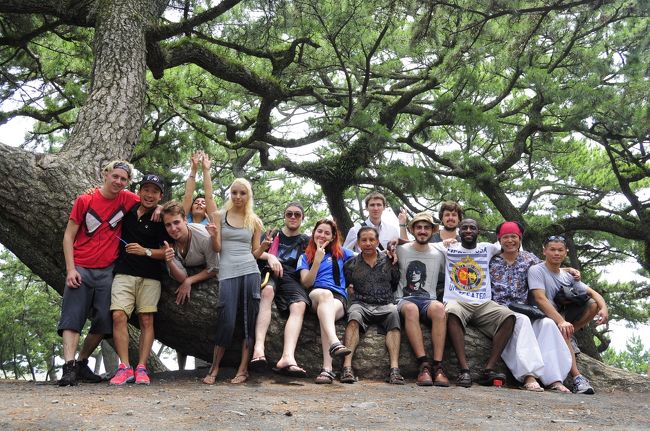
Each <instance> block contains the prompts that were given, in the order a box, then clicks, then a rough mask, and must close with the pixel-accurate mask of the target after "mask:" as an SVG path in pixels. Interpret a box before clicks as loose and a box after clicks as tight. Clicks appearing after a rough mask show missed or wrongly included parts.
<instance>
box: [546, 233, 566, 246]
mask: <svg viewBox="0 0 650 431" xmlns="http://www.w3.org/2000/svg"><path fill="white" fill-rule="evenodd" d="M551 241H558V242H561V243H563V244H565V245H566V239H565V238H564V237H563V236H562V235H551V236H549V237H548V238H546V240H545V241H544V245H546V244H548V243H549V242H551Z"/></svg>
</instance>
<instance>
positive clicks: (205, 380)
mask: <svg viewBox="0 0 650 431" xmlns="http://www.w3.org/2000/svg"><path fill="white" fill-rule="evenodd" d="M216 381H217V376H213V375H212V374H208V375H206V376H205V377H204V378H203V384H205V385H214V383H215V382H216Z"/></svg>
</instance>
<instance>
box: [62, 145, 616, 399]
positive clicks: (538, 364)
mask: <svg viewBox="0 0 650 431" xmlns="http://www.w3.org/2000/svg"><path fill="white" fill-rule="evenodd" d="M191 162H192V167H191V173H190V177H189V178H188V181H187V183H186V193H185V197H184V199H183V203H182V204H180V203H178V202H176V201H170V202H167V203H165V204H164V205H162V206H161V205H160V201H161V199H162V196H163V192H164V183H163V181H162V180H161V178H160V177H158V176H156V175H145V176H144V177H143V178H142V180H141V181H140V183H139V184H140V187H139V191H138V193H137V194H134V193H131V192H129V191H128V190H126V186H127V185H128V183H129V181H130V180H131V175H132V170H133V168H132V166H131V165H130V164H129V163H128V162H124V161H114V162H111V163H109V164H108V165H107V166H106V167H105V168H104V171H103V172H104V183H103V185H102V187H101V188H98V189H96V190H92V191H90V192H88V193H85V194H83V195H80V196H79V197H78V198H77V199H76V200H75V203H74V205H73V209H72V212H71V215H70V219H69V221H68V225H67V227H66V231H65V234H64V240H63V248H64V255H65V260H66V270H67V276H66V286H65V291H64V296H63V305H62V313H61V319H60V322H59V326H58V329H59V333H60V334H61V335H62V337H63V348H64V349H63V350H64V359H65V364H64V366H63V375H62V378H61V379H60V380H59V384H60V385H62V386H66V385H75V384H77V381H79V380H81V381H91V382H96V381H101V378H100V377H99V376H97V375H95V374H94V373H93V372H92V371H91V370H90V369H89V367H88V357H89V356H90V355H91V354H92V352H93V351H94V349H95V348H96V346H97V345H98V343H99V342H100V341H101V339H102V338H103V337H104V336H105V335H107V334H111V333H112V334H113V337H114V340H115V347H116V351H117V354H118V356H119V357H120V364H119V367H118V370H117V371H116V373H115V375H114V376H113V378H112V379H111V380H110V384H112V385H123V384H126V383H130V382H135V383H136V384H149V377H148V372H147V368H146V361H147V358H148V356H149V354H150V351H151V346H152V343H153V339H154V333H153V315H154V313H155V312H156V310H157V302H158V299H159V297H160V289H161V285H160V280H161V278H162V267H163V265H162V264H161V263H162V262H164V266H166V269H167V271H168V273H169V275H170V276H171V277H172V278H174V279H175V280H176V281H177V282H178V283H179V286H178V289H177V290H176V292H175V293H176V303H177V304H179V305H180V304H184V303H185V302H186V301H188V300H189V299H190V297H191V291H192V285H193V284H195V283H197V282H200V281H203V280H206V279H209V278H212V277H218V279H219V286H220V288H219V300H218V304H217V318H216V330H215V341H214V343H215V347H214V355H213V360H212V364H211V367H210V369H209V372H208V374H207V375H206V376H205V378H204V379H203V383H205V384H214V383H215V381H216V378H217V375H218V373H219V366H220V362H221V360H222V358H223V355H224V353H225V350H226V348H227V347H228V346H230V345H231V343H232V342H233V341H234V337H235V329H236V328H240V329H241V331H240V332H241V333H242V334H243V337H242V344H241V346H242V347H241V360H240V364H239V367H238V369H237V372H236V374H235V377H234V378H233V379H232V380H231V382H232V383H235V384H241V383H244V382H246V381H247V379H248V377H249V370H253V371H256V370H261V369H264V368H266V367H272V368H273V370H274V371H275V372H277V373H279V374H283V375H287V376H291V377H306V376H307V372H306V370H305V369H304V368H303V367H302V366H300V365H299V364H298V362H297V361H296V358H295V350H296V347H297V344H298V339H299V336H300V332H301V328H302V323H303V319H304V316H305V313H306V312H307V311H308V310H311V311H312V312H313V313H315V314H316V316H317V318H318V322H319V325H320V335H321V342H322V357H323V358H322V366H321V371H320V372H319V373H318V375H317V376H316V377H315V383H317V384H328V383H332V382H333V381H334V380H335V379H336V374H335V372H334V369H333V358H335V357H339V358H341V359H342V362H343V365H342V369H341V371H340V376H339V378H340V381H341V382H343V383H354V382H356V381H357V377H356V376H355V372H354V369H353V366H352V364H353V357H354V352H355V350H356V349H357V347H358V345H359V339H360V334H361V333H362V332H365V331H366V330H367V328H368V327H369V325H371V324H377V325H378V330H379V331H380V333H383V334H385V336H386V349H387V351H388V356H389V363H390V369H389V370H388V374H387V381H388V382H389V383H392V384H404V382H405V380H404V377H403V376H402V374H401V372H400V367H399V350H400V338H401V330H402V327H403V328H404V331H405V333H406V336H407V338H408V341H409V344H410V346H411V348H412V350H413V353H414V355H415V357H416V359H417V362H418V364H419V372H418V376H417V379H416V384H417V385H419V386H443V387H446V386H450V380H449V377H448V374H447V371H446V370H445V368H444V367H443V356H444V348H445V341H446V339H447V337H448V338H449V340H450V343H451V345H452V346H453V349H454V351H455V354H456V357H457V359H458V364H459V370H458V373H457V378H456V385H458V386H463V387H470V386H471V385H472V373H471V372H470V369H469V365H468V360H467V357H466V351H465V329H466V327H467V325H473V326H475V327H476V328H477V329H478V330H479V331H480V332H481V333H482V334H485V335H486V336H487V337H489V338H491V340H492V347H491V351H490V355H489V357H488V359H487V361H486V363H485V364H484V367H483V368H482V370H480V372H479V373H478V383H479V384H481V385H499V384H503V383H504V382H505V379H506V376H505V375H504V374H503V373H501V372H498V371H497V370H496V365H497V361H498V360H499V358H502V359H503V361H504V362H505V364H506V365H507V367H508V368H509V369H510V371H511V372H512V374H513V376H514V377H515V378H516V379H517V380H518V381H520V382H521V384H522V386H521V387H522V388H523V389H526V390H529V391H536V392H541V391H544V388H547V389H548V390H552V391H557V392H571V391H570V390H569V388H567V387H565V386H564V384H563V381H564V380H565V378H566V376H567V374H569V373H570V374H571V376H572V378H573V385H572V389H573V392H575V393H585V394H593V393H594V390H593V388H592V387H591V385H590V383H589V381H588V380H587V379H586V378H585V377H584V376H583V375H582V374H581V373H580V371H579V370H578V368H577V366H576V361H575V355H576V353H578V352H579V350H578V349H577V344H576V343H575V337H574V336H573V335H574V332H575V331H579V330H580V329H582V328H583V327H585V326H586V325H587V324H588V323H589V322H590V321H592V320H593V319H594V318H596V319H597V321H598V323H599V324H604V323H606V322H607V319H608V314H607V305H606V304H605V301H604V300H603V298H602V296H601V295H599V294H598V293H597V292H596V291H594V290H593V289H591V288H589V287H588V286H586V285H584V284H583V283H582V282H580V281H579V279H580V273H579V271H576V270H574V269H571V268H563V267H562V264H563V262H564V260H565V258H566V256H567V242H566V240H565V239H564V238H563V237H561V236H551V237H549V238H547V239H546V241H544V246H543V250H542V251H543V255H544V257H545V260H544V261H540V260H539V259H538V258H537V257H536V256H535V255H534V254H533V253H530V252H528V251H524V250H522V247H521V244H522V237H523V235H524V228H523V226H522V225H521V224H520V223H518V222H514V221H508V222H504V223H502V224H501V225H499V226H498V227H497V229H496V234H497V238H498V243H497V244H493V243H487V242H478V237H479V234H480V229H479V225H478V223H477V222H476V221H475V220H472V219H468V218H463V211H462V208H461V207H460V205H459V204H457V203H455V202H445V203H443V204H442V206H441V208H440V211H439V214H438V217H439V219H440V220H441V221H442V229H439V226H438V222H437V220H435V219H434V217H433V216H432V215H431V214H430V213H427V212H422V213H419V214H416V215H415V216H414V217H413V218H412V219H411V220H407V215H406V213H405V212H404V211H402V212H401V213H400V214H399V229H397V227H395V226H393V225H391V224H388V223H385V222H382V213H383V212H384V210H385V208H386V199H385V197H384V196H383V195H382V194H380V193H378V192H372V193H370V194H369V195H368V196H367V197H366V198H365V200H364V203H365V207H366V210H367V212H368V219H367V220H365V221H363V222H362V223H360V224H358V225H355V226H354V227H353V228H352V229H350V231H349V232H348V234H347V236H346V238H345V240H344V241H341V238H340V232H339V230H338V227H337V225H336V222H335V221H333V220H331V219H321V220H318V221H317V222H316V223H315V225H314V227H313V229H312V231H311V235H310V236H308V235H305V234H303V233H302V232H301V228H302V221H303V220H304V216H305V212H304V209H303V207H302V205H301V204H300V203H298V202H290V203H289V204H287V205H286V206H285V208H284V212H283V216H284V225H283V226H282V228H281V229H279V230H277V231H275V230H273V231H268V232H264V227H263V223H262V221H261V220H260V218H259V217H258V216H257V215H256V214H255V212H254V209H253V193H252V189H251V185H250V183H249V182H248V181H246V180H245V179H242V178H238V179H236V180H235V181H234V182H233V184H232V185H231V186H230V194H229V198H228V200H227V201H226V202H225V204H224V206H223V209H221V210H219V209H218V208H217V205H216V203H215V201H214V199H213V196H212V195H213V193H212V180H211V178H210V159H209V157H208V155H207V154H203V153H197V154H195V155H193V156H192V159H191ZM199 166H200V167H201V168H202V173H203V184H204V189H205V195H204V196H200V197H198V198H195V199H193V196H192V194H193V192H194V188H195V186H194V182H195V177H196V174H197V172H198V168H199ZM409 233H410V235H409ZM260 263H261V264H260ZM260 268H262V269H261V270H260ZM273 302H275V304H276V307H277V310H278V311H279V313H280V315H281V316H283V317H285V318H286V324H285V327H284V340H283V341H284V343H283V352H282V356H281V357H280V358H279V360H278V361H277V362H276V363H275V364H269V363H268V361H267V358H266V356H265V341H266V334H267V331H268V328H269V324H270V321H271V308H272V304H273ZM522 307H523V310H522ZM513 310H516V311H513ZM530 310H532V312H531V311H530ZM134 311H135V312H136V313H137V315H138V320H139V323H140V329H141V331H142V332H141V338H140V344H139V361H138V364H137V365H136V367H135V368H134V367H133V366H132V365H131V364H130V363H129V358H128V333H127V321H128V319H129V318H130V316H131V314H132V313H133V312H134ZM88 314H91V316H92V323H91V327H90V330H89V334H88V336H86V338H85V341H84V345H83V347H82V349H81V351H80V352H79V355H78V357H77V358H76V359H75V356H76V350H77V347H78V343H79V333H80V332H81V329H82V328H83V325H84V322H85V320H86V316H87V315H88ZM342 318H345V319H347V325H346V329H345V334H344V337H343V339H342V340H341V339H340V338H339V337H338V335H337V332H336V326H335V323H336V321H337V320H339V319H342ZM422 325H424V327H425V328H427V330H428V328H430V330H431V344H432V346H431V348H432V351H431V353H432V355H431V356H429V355H428V354H427V348H426V347H425V343H424V338H423V335H422V327H423V326H422ZM238 333H239V332H238Z"/></svg>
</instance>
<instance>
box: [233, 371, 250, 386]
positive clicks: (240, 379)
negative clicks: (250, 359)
mask: <svg viewBox="0 0 650 431" xmlns="http://www.w3.org/2000/svg"><path fill="white" fill-rule="evenodd" d="M246 381H248V373H242V374H237V375H236V376H235V377H233V378H232V380H230V383H232V384H233V385H241V384H243V383H246Z"/></svg>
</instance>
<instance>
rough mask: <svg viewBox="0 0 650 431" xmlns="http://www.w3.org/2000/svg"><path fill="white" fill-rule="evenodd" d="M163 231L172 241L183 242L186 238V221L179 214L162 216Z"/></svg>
mask: <svg viewBox="0 0 650 431" xmlns="http://www.w3.org/2000/svg"><path fill="white" fill-rule="evenodd" d="M163 223H164V225H165V230H166V231H167V233H168V234H169V236H170V237H171V238H172V239H173V240H174V241H179V240H180V241H184V240H185V238H187V220H185V217H183V216H182V215H180V214H164V215H163Z"/></svg>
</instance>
